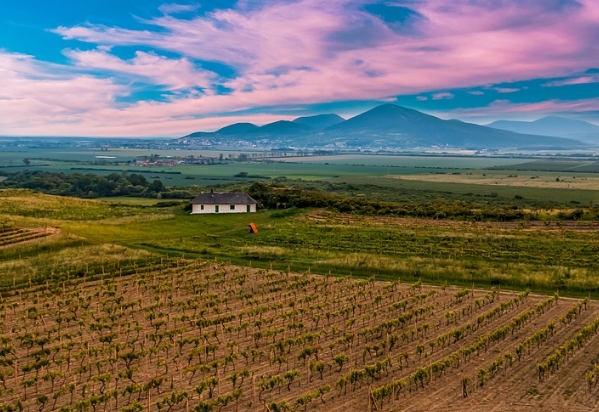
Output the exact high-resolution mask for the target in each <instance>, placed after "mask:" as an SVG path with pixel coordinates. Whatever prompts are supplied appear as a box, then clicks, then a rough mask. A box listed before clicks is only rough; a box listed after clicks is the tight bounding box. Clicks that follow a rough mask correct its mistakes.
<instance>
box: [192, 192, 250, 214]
mask: <svg viewBox="0 0 599 412" xmlns="http://www.w3.org/2000/svg"><path fill="white" fill-rule="evenodd" d="M255 212H256V201H255V200H254V199H252V198H251V197H250V196H248V195H247V194H245V193H240V192H233V193H215V192H213V191H212V190H211V191H210V192H209V193H208V192H206V193H202V194H200V195H199V196H198V197H196V198H195V199H193V200H192V201H191V214H192V215H195V214H208V213H211V214H214V213H255Z"/></svg>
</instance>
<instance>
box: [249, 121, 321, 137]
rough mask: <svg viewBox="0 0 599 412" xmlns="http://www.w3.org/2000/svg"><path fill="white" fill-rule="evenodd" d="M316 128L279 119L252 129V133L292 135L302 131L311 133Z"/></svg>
mask: <svg viewBox="0 0 599 412" xmlns="http://www.w3.org/2000/svg"><path fill="white" fill-rule="evenodd" d="M313 130H314V129H313V128H312V127H310V126H306V125H304V124H299V123H294V122H290V121H289V120H279V121H277V122H273V123H268V124H265V125H264V126H262V127H259V128H258V129H256V130H253V131H252V134H259V135H262V136H264V135H266V136H272V135H279V136H281V135H291V134H300V133H311V132H312V131H313Z"/></svg>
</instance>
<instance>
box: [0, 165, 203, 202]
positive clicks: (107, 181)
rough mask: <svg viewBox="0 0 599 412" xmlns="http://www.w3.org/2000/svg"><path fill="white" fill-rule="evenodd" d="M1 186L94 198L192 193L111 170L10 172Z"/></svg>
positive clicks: (156, 181)
mask: <svg viewBox="0 0 599 412" xmlns="http://www.w3.org/2000/svg"><path fill="white" fill-rule="evenodd" d="M1 188H23V189H31V190H37V191H40V192H43V193H47V194H52V195H60V196H76V197H81V198H97V197H112V196H136V197H154V198H156V197H160V198H189V197H191V196H192V194H191V193H190V192H188V191H185V190H174V189H171V188H167V187H166V186H165V185H164V184H163V183H162V181H160V180H158V179H155V180H153V181H152V182H150V181H148V180H147V179H146V178H145V177H144V176H142V175H141V174H136V173H132V174H128V173H126V172H125V173H111V174H109V175H106V176H104V175H98V174H92V173H85V174H83V173H72V174H67V173H60V172H45V171H30V170H26V171H21V172H16V173H11V174H9V175H8V176H7V179H6V180H4V181H2V182H0V189H1Z"/></svg>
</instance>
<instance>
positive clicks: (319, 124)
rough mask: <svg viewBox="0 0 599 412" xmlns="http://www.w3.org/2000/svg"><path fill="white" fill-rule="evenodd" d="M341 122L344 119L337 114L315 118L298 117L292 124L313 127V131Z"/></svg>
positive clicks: (316, 116)
mask: <svg viewBox="0 0 599 412" xmlns="http://www.w3.org/2000/svg"><path fill="white" fill-rule="evenodd" d="M343 121H345V119H344V118H343V117H341V116H339V115H338V114H334V113H327V114H317V115H315V116H304V117H298V118H297V119H295V120H294V121H293V123H298V124H303V125H306V126H310V127H313V128H314V129H326V128H327V127H329V126H333V125H335V124H338V123H341V122H343Z"/></svg>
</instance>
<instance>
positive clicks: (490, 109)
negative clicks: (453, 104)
mask: <svg viewBox="0 0 599 412" xmlns="http://www.w3.org/2000/svg"><path fill="white" fill-rule="evenodd" d="M597 111H599V98H592V99H583V100H576V101H566V100H556V99H553V100H548V101H544V102H539V103H512V102H510V101H509V100H495V101H494V102H492V103H491V104H490V105H489V106H485V107H477V108H468V109H456V110H451V111H446V112H436V113H434V115H435V116H440V117H443V118H456V117H459V118H468V119H469V121H474V122H476V123H488V122H490V121H492V120H498V119H506V118H509V119H522V120H535V119H537V118H539V117H542V116H546V115H552V114H556V113H568V114H571V113H584V112H597ZM476 119H480V120H479V121H477V120H476Z"/></svg>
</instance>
